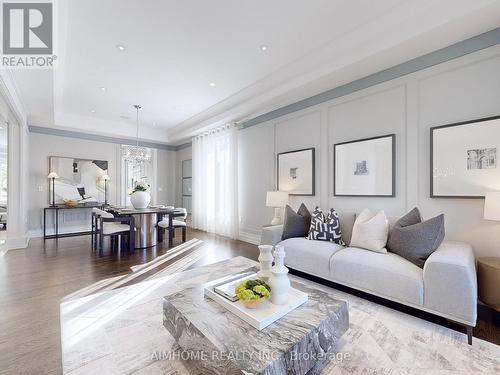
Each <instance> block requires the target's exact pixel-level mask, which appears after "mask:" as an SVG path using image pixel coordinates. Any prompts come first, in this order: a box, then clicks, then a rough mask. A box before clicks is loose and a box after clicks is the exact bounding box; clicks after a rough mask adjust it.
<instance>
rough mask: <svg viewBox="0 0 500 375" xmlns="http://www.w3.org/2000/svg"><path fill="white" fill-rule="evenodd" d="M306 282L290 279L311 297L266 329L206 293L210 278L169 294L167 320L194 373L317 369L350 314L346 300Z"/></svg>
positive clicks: (311, 371)
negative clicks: (242, 317) (243, 317)
mask: <svg viewBox="0 0 500 375" xmlns="http://www.w3.org/2000/svg"><path fill="white" fill-rule="evenodd" d="M256 265H257V263H256ZM248 270H255V271H257V270H258V268H257V267H251V268H249V269H248ZM239 272H241V270H238V273H239ZM223 273H224V276H225V275H227V274H228V273H227V269H225V270H224V272H223ZM235 273H236V272H235ZM212 276H213V274H212ZM213 279H216V277H214V278H213ZM307 283H308V282H307V281H306V280H304V283H301V282H292V287H294V288H296V289H299V290H302V291H303V292H305V293H307V294H308V295H309V300H308V301H307V302H306V303H305V304H303V305H302V306H300V307H298V308H297V309H295V310H293V311H292V312H290V313H288V314H287V315H285V316H284V317H283V318H281V319H279V320H278V321H276V322H275V323H272V324H271V325H269V326H268V327H266V328H264V329H263V330H262V331H259V330H257V329H255V328H253V327H252V326H251V325H249V324H248V323H246V322H245V321H243V320H241V319H240V318H238V317H237V316H236V315H234V314H232V313H231V312H229V311H228V310H226V309H225V308H224V307H222V306H220V305H219V304H218V303H216V302H214V301H212V300H211V299H209V298H208V297H205V296H204V293H203V289H204V286H205V285H206V284H201V285H199V286H195V287H193V288H189V289H185V290H183V291H181V292H178V293H175V294H171V295H169V296H167V297H165V298H164V303H163V325H164V326H165V328H166V329H167V330H168V331H169V332H170V334H171V335H172V336H173V337H174V338H175V339H176V340H177V343H178V344H179V346H180V348H181V353H180V354H179V356H180V357H181V358H182V359H183V360H184V361H185V364H186V367H187V368H189V369H190V371H191V372H192V373H193V374H217V375H220V374H273V375H274V374H306V373H308V374H315V373H319V372H321V369H322V368H323V367H324V366H325V365H326V364H327V363H328V362H329V360H330V359H331V358H333V356H334V355H335V353H334V350H335V343H336V342H337V341H338V339H339V338H340V337H341V336H342V335H343V334H344V333H345V332H346V331H347V329H348V326H349V314H348V310H347V303H346V302H344V301H339V300H336V299H335V298H333V297H332V296H331V295H330V294H329V293H326V292H324V291H320V290H317V289H314V288H313V287H311V286H307Z"/></svg>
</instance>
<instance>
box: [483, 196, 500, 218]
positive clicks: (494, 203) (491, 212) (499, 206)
mask: <svg viewBox="0 0 500 375" xmlns="http://www.w3.org/2000/svg"><path fill="white" fill-rule="evenodd" d="M484 219H485V220H495V221H500V192H497V191H495V192H489V193H486V199H485V200H484Z"/></svg>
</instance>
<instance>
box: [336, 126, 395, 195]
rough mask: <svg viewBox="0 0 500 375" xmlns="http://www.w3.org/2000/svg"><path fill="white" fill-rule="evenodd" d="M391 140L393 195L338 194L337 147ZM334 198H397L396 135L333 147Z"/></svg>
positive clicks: (365, 139) (342, 143) (353, 141)
mask: <svg viewBox="0 0 500 375" xmlns="http://www.w3.org/2000/svg"><path fill="white" fill-rule="evenodd" d="M382 138H391V142H392V157H391V163H392V166H391V169H392V181H391V193H390V194H337V186H336V176H337V170H336V155H337V147H339V146H345V145H347V144H352V143H358V142H367V141H373V140H376V139H382ZM333 196H334V197H378V198H394V197H395V196H396V134H386V135H380V136H376V137H370V138H362V139H355V140H352V141H347V142H340V143H336V144H334V145H333Z"/></svg>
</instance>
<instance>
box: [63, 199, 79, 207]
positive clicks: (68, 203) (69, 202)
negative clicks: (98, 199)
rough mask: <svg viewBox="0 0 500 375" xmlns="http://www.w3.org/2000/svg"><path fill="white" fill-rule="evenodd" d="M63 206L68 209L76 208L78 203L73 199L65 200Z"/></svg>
mask: <svg viewBox="0 0 500 375" xmlns="http://www.w3.org/2000/svg"><path fill="white" fill-rule="evenodd" d="M64 204H65V205H66V206H68V207H77V206H78V201H75V200H73V199H65V200H64Z"/></svg>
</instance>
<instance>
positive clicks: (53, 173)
mask: <svg viewBox="0 0 500 375" xmlns="http://www.w3.org/2000/svg"><path fill="white" fill-rule="evenodd" d="M47 178H59V175H58V174H57V173H56V172H50V173H49V175H48V176H47Z"/></svg>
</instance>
